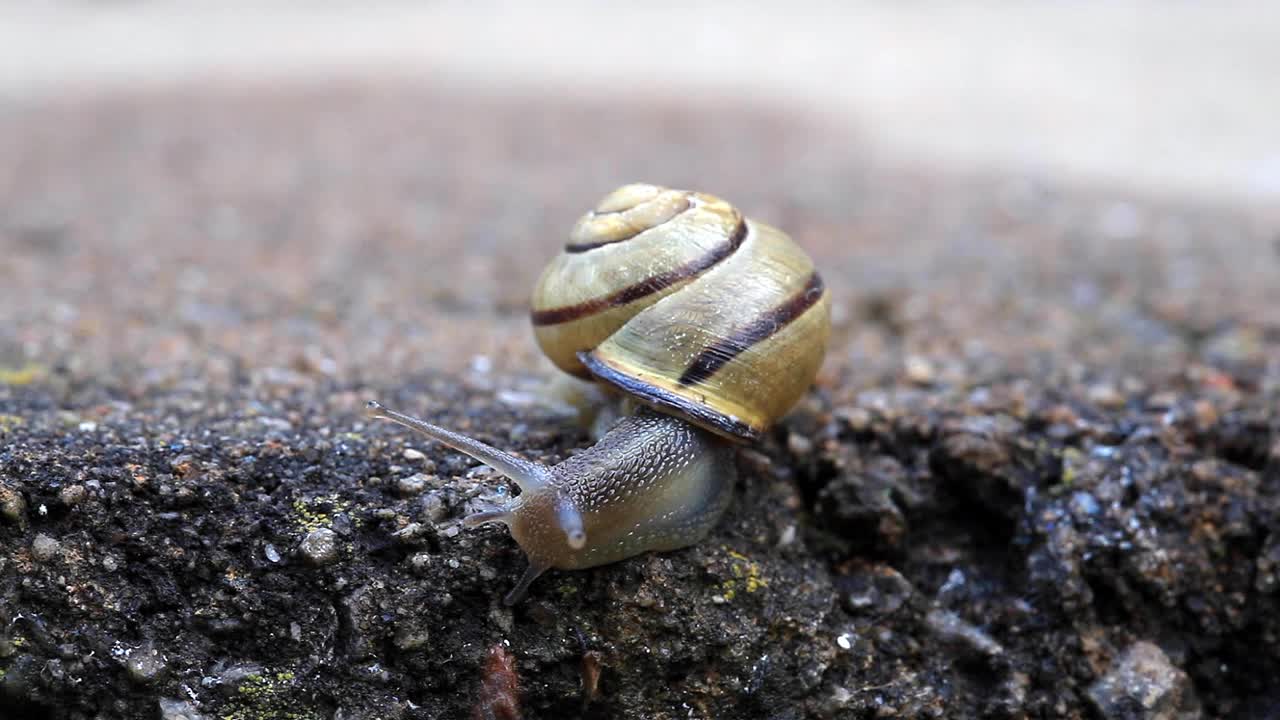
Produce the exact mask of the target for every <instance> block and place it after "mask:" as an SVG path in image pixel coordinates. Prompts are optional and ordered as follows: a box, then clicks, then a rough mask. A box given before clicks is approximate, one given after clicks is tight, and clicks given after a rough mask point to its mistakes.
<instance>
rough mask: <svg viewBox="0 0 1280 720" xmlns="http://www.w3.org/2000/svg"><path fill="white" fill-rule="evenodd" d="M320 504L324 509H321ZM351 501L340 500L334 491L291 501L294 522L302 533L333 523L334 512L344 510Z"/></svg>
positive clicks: (329, 525)
mask: <svg viewBox="0 0 1280 720" xmlns="http://www.w3.org/2000/svg"><path fill="white" fill-rule="evenodd" d="M322 506H327V507H324V509H321V507H322ZM350 506H351V503H349V502H347V501H345V500H340V499H339V498H338V496H337V494H335V493H330V494H328V495H319V496H317V497H313V498H307V499H302V498H299V499H297V500H294V501H293V512H294V516H295V517H294V523H295V524H296V525H297V526H298V529H299V530H301V531H302V532H304V533H309V532H311V531H313V530H319V529H320V528H327V527H331V526H332V525H333V515H334V514H335V513H341V512H346V511H347V509H348V508H349V507H350Z"/></svg>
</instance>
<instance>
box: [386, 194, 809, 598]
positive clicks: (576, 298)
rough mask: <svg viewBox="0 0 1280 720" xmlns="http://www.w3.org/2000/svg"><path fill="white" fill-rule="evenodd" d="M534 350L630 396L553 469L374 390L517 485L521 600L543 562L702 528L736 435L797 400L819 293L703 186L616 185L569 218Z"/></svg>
mask: <svg viewBox="0 0 1280 720" xmlns="http://www.w3.org/2000/svg"><path fill="white" fill-rule="evenodd" d="M531 304H532V312H531V318H532V321H533V327H534V333H535V336H536V338H537V342H538V344H539V346H540V347H541V348H542V350H543V352H544V353H545V354H546V355H547V356H548V357H549V358H550V359H551V360H552V362H554V363H555V364H556V366H558V367H559V368H560V369H561V370H563V371H565V372H567V373H569V374H571V375H575V376H577V377H579V378H583V379H589V380H594V381H596V382H598V383H600V384H602V385H604V386H606V387H608V388H612V389H614V390H617V391H620V392H621V393H623V395H624V396H625V397H626V398H629V399H631V400H633V401H635V403H636V404H637V405H638V406H639V410H637V411H636V412H635V413H634V414H632V415H629V416H626V417H624V418H622V419H621V420H620V421H618V422H617V423H616V424H615V425H614V426H613V428H612V429H610V430H609V431H608V432H607V433H606V434H605V435H604V436H603V437H602V438H601V439H600V441H599V442H597V443H596V444H595V445H594V446H592V447H591V448H589V449H587V450H585V451H583V452H581V453H578V454H576V455H573V456H571V457H569V458H568V459H567V460H565V461H564V462H562V463H560V464H558V465H555V466H554V467H547V466H544V465H541V464H538V463H534V462H530V461H528V460H525V459H523V458H520V457H517V456H515V455H512V454H510V453H507V452H504V451H502V450H498V449H496V448H493V447H490V446H488V445H486V444H484V443H481V442H479V441H477V440H474V439H472V438H469V437H466V436H464V435H459V434H458V433H455V432H452V431H449V430H446V429H444V428H441V427H437V426H435V425H431V424H428V423H426V422H423V421H422V420H419V419H417V418H413V417H410V416H408V415H404V414H402V413H398V412H395V411H393V410H389V409H387V408H385V407H383V406H382V405H379V404H378V403H376V402H372V401H371V402H370V403H369V414H370V416H372V417H377V418H381V419H385V420H391V421H393V422H396V423H399V424H401V425H403V426H405V427H408V428H411V429H413V430H417V431H419V432H421V433H422V434H424V435H426V436H427V437H429V438H431V439H434V440H436V441H439V442H441V443H443V444H445V445H448V446H449V447H452V448H453V449H455V450H458V451H460V452H463V453H466V454H467V455H470V456H471V457H473V458H475V459H477V460H479V461H480V462H483V463H485V464H487V465H489V466H491V467H493V468H494V469H495V470H497V471H499V472H501V473H502V474H504V475H506V476H507V477H508V478H510V479H512V480H513V481H515V483H516V484H517V485H518V486H519V488H520V494H519V495H518V496H516V497H515V498H514V499H513V500H512V501H511V503H510V504H509V505H507V506H505V507H502V508H498V509H493V510H488V511H485V512H480V513H477V514H474V515H471V516H468V517H467V518H465V519H464V521H463V523H464V524H465V525H467V526H476V525H480V524H482V523H488V522H500V523H503V524H505V525H506V526H507V527H508V528H509V529H510V532H511V535H512V536H513V537H514V538H515V540H516V542H517V543H518V544H519V546H520V547H521V549H523V550H524V552H525V554H526V555H527V556H528V561H529V564H528V567H527V568H526V570H525V572H524V575H523V576H522V577H521V578H520V580H519V581H518V582H517V583H516V586H515V588H514V589H513V590H512V591H511V592H510V594H508V595H507V597H506V599H505V602H506V603H507V604H508V605H511V604H514V603H516V602H519V600H520V599H521V598H522V597H523V596H524V594H525V592H526V591H527V590H528V588H529V585H530V583H532V582H533V581H534V579H535V578H537V577H538V576H539V575H541V574H542V573H543V572H544V571H546V570H547V569H549V568H558V569H564V570H571V569H580V568H587V567H593V566H596V565H603V564H606V563H611V562H615V561H618V560H623V559H625V558H628V557H632V556H634V555H638V554H641V553H643V552H647V551H663V550H674V549H677V548H681V547H685V546H688V545H692V544H694V543H696V542H698V541H699V540H701V539H702V538H703V537H704V536H706V534H707V533H708V532H709V531H710V530H711V528H712V527H713V526H714V525H715V523H716V521H717V520H718V519H719V517H720V515H721V514H722V513H723V512H724V510H725V508H726V507H727V506H728V505H729V501H730V499H731V497H732V491H733V486H734V483H735V481H736V477H737V469H736V460H735V453H736V444H737V443H741V442H748V441H752V440H756V439H758V438H759V437H760V436H761V434H762V433H763V432H764V431H765V430H766V429H767V428H768V427H769V426H770V425H771V424H772V423H773V422H774V421H775V420H777V419H778V418H779V417H781V416H782V415H783V414H784V413H786V412H787V411H788V410H789V409H790V408H791V407H792V406H793V405H795V403H796V402H797V401H798V400H799V398H800V397H801V395H803V394H804V393H805V392H806V391H807V390H808V388H809V386H810V385H811V384H812V382H813V380H814V377H815V376H816V375H817V372H818V368H819V366H820V365H821V363H822V358H823V355H824V353H825V351H826V342H827V335H828V332H829V326H830V303H829V300H828V297H827V293H826V291H825V289H824V287H823V284H822V279H821V277H819V275H818V273H817V272H816V271H815V270H814V267H813V262H812V261H811V260H810V259H809V257H808V256H807V255H806V254H805V253H804V251H802V250H801V249H800V248H799V247H798V246H797V245H796V244H795V243H794V242H792V240H791V239H790V238H789V237H787V235H786V234H785V233H783V232H782V231H780V230H778V229H776V228H773V227H770V226H768V225H765V224H763V223H759V222H756V221H754V220H750V219H747V218H744V217H743V216H742V214H741V213H740V212H739V211H738V210H737V209H735V208H734V207H733V206H732V205H730V204H729V203H727V202H725V201H724V200H721V199H720V198H717V197H714V196H712V195H707V194H703V193H697V192H689V191H681V190H670V189H667V188H663V187H658V186H654V185H644V184H634V185H626V186H623V187H621V188H619V189H617V190H615V191H614V192H612V193H610V194H609V195H607V196H605V198H604V199H603V200H601V202H600V204H599V205H597V206H596V208H595V210H592V211H590V212H588V213H587V214H586V215H584V216H583V217H582V218H581V219H580V220H578V222H577V224H576V225H575V226H574V228H573V230H572V232H571V234H570V237H569V242H568V244H566V245H565V247H564V251H563V252H562V253H560V255H559V256H558V257H556V258H555V259H554V260H553V261H552V262H551V264H550V265H549V266H548V267H547V268H546V270H545V271H544V272H543V274H542V277H541V279H540V280H539V281H538V284H537V287H536V289H535V290H534V292H533V299H532V303H531Z"/></svg>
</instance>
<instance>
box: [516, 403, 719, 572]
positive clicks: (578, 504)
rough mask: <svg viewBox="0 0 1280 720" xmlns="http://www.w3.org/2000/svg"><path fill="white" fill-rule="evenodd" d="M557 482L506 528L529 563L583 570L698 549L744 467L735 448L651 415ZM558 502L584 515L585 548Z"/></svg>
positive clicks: (556, 475)
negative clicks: (569, 536)
mask: <svg viewBox="0 0 1280 720" xmlns="http://www.w3.org/2000/svg"><path fill="white" fill-rule="evenodd" d="M551 473H552V480H551V483H550V484H549V485H548V486H546V487H545V488H543V489H541V490H535V491H534V492H533V493H531V495H532V497H530V498H529V499H528V500H523V498H524V496H523V495H522V496H521V497H520V498H517V499H516V500H515V502H514V503H513V504H512V507H511V508H509V509H508V510H507V511H508V512H509V513H510V514H511V519H510V520H509V521H506V522H507V525H508V526H509V527H510V528H511V534H512V536H513V537H514V538H515V539H516V542H517V543H519V544H520V547H521V548H523V549H524V551H525V554H527V555H528V556H529V561H530V563H532V564H535V565H540V566H545V567H553V568H559V569H561V570H577V569H580V568H587V567H593V566H595V565H604V564H606V563H611V562H617V561H618V560H623V559H626V558H629V557H632V556H634V555H639V554H640V553H643V552H648V551H650V550H658V551H661V550H675V549H677V548H682V547H685V546H687V545H692V544H693V543H696V542H698V541H699V540H701V539H702V538H703V537H705V536H706V534H707V532H708V531H709V530H710V529H711V528H712V527H713V526H714V525H715V524H716V521H717V520H718V519H719V518H720V515H721V513H723V512H724V509H725V508H726V507H728V505H729V500H730V499H731V497H732V491H733V483H734V479H735V475H736V468H735V465H734V459H733V448H732V447H731V446H730V445H728V444H727V443H725V442H723V441H721V440H719V439H717V438H716V437H715V436H714V435H712V434H711V433H709V432H707V431H705V430H702V429H699V428H697V427H696V426H693V425H690V424H689V423H686V422H684V421H682V420H679V419H677V418H673V417H671V416H668V415H660V414H658V413H656V412H653V411H650V410H642V411H641V412H640V413H638V414H636V415H632V416H630V417H627V418H623V419H622V420H621V421H620V422H619V423H618V424H617V425H616V426H615V427H614V428H613V430H611V431H610V432H609V433H608V434H607V435H605V436H604V437H603V438H601V439H600V442H598V443H596V444H595V445H594V446H592V447H591V448H590V449H588V450H586V451H584V452H582V453H580V454H578V455H574V456H573V457H571V458H569V459H568V460H565V461H564V462H563V463H560V464H559V465H556V466H555V467H553V468H551ZM522 500H523V501H522ZM557 503H567V504H569V505H572V506H573V508H574V509H575V510H576V511H577V513H578V514H579V515H580V516H581V518H582V524H583V529H584V530H585V531H586V537H587V539H586V543H585V544H584V545H583V546H582V547H581V548H573V547H570V545H569V544H568V543H567V542H565V529H564V527H563V526H562V523H561V521H560V514H559V513H558V512H556V504H557Z"/></svg>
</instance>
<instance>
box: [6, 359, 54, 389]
mask: <svg viewBox="0 0 1280 720" xmlns="http://www.w3.org/2000/svg"><path fill="white" fill-rule="evenodd" d="M43 377H44V367H43V366H41V365H37V364H35V363H27V364H26V365H23V366H22V367H20V368H10V367H0V385H30V384H31V383H33V382H35V381H37V380H39V379H41V378H43Z"/></svg>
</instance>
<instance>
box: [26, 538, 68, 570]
mask: <svg viewBox="0 0 1280 720" xmlns="http://www.w3.org/2000/svg"><path fill="white" fill-rule="evenodd" d="M61 552H62V543H59V542H58V541H57V540H54V539H53V538H51V537H49V536H48V535H45V534H44V533H40V534H38V535H36V537H35V539H34V540H32V541H31V557H32V558H34V559H35V561H36V562H42V563H44V562H50V561H52V560H56V559H57V557H58V555H59V554H61Z"/></svg>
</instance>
